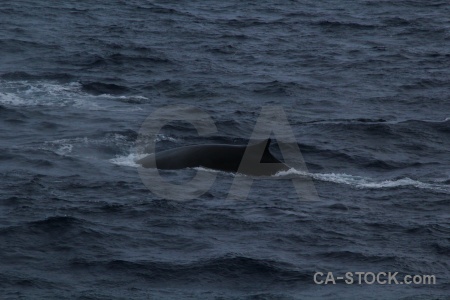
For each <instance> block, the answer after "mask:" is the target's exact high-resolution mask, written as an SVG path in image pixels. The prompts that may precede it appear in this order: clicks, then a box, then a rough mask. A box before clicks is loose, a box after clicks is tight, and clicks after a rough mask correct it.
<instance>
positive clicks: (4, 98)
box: [0, 93, 26, 106]
mask: <svg viewBox="0 0 450 300" xmlns="http://www.w3.org/2000/svg"><path fill="white" fill-rule="evenodd" d="M0 103H1V104H6V105H11V106H22V105H26V101H25V100H24V99H22V98H21V97H19V96H17V95H15V94H13V93H0Z"/></svg>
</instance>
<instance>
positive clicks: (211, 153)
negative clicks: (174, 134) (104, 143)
mask: <svg viewBox="0 0 450 300" xmlns="http://www.w3.org/2000/svg"><path fill="white" fill-rule="evenodd" d="M270 144H271V139H266V140H263V141H260V142H258V143H255V144H252V145H232V144H202V145H190V146H183V147H177V148H174V149H169V150H165V151H160V152H157V153H152V154H149V155H147V156H145V157H144V158H142V159H139V160H137V161H136V163H137V164H139V165H141V166H142V167H144V168H156V169H160V170H177V169H185V168H196V167H203V168H207V169H213V170H217V171H224V172H231V173H242V174H244V175H254V176H270V175H275V174H276V173H278V172H280V171H287V170H289V169H290V167H289V166H287V165H286V164H284V163H283V162H281V161H280V160H278V159H277V158H276V157H275V156H273V154H272V153H271V152H270V150H269V146H270ZM244 155H245V161H243V158H244ZM241 162H242V164H241Z"/></svg>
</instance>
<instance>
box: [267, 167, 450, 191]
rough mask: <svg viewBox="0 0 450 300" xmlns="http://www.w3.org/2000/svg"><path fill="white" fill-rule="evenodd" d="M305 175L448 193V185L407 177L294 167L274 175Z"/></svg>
mask: <svg viewBox="0 0 450 300" xmlns="http://www.w3.org/2000/svg"><path fill="white" fill-rule="evenodd" d="M292 175H294V176H307V177H310V178H313V179H316V180H320V181H325V182H332V183H337V184H344V185H350V186H352V187H355V188H360V189H390V188H402V187H414V188H418V189H425V190H432V191H436V192H441V193H446V194H450V186H449V185H445V184H440V183H427V182H422V181H418V180H414V179H411V178H408V177H404V178H400V179H391V180H382V181H375V180H373V179H370V178H365V177H361V176H354V175H349V174H339V173H308V172H304V171H298V170H296V169H290V170H287V171H281V172H278V173H277V174H276V175H275V176H276V177H280V176H281V177H283V176H292Z"/></svg>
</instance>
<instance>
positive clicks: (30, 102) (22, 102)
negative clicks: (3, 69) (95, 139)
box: [0, 73, 149, 111]
mask: <svg viewBox="0 0 450 300" xmlns="http://www.w3.org/2000/svg"><path fill="white" fill-rule="evenodd" d="M26 74H27V73H25V74H22V73H19V74H16V75H17V76H18V78H20V79H19V80H0V90H1V92H0V105H5V106H57V107H67V106H70V107H75V108H78V109H88V110H108V111H135V110H141V109H140V108H139V107H137V108H133V107H128V106H127V107H124V106H122V107H121V108H117V105H116V106H114V107H111V106H112V104H111V103H109V102H110V101H111V100H112V101H118V102H123V103H127V104H143V103H147V102H148V101H149V99H148V98H147V97H144V96H139V95H132V94H131V95H124V94H125V93H127V94H130V93H131V90H130V89H129V88H127V87H124V86H120V85H115V84H107V83H101V82H84V83H83V82H73V81H72V82H58V81H56V80H32V79H31V78H29V79H24V78H26V77H27V76H28V75H26ZM16 75H11V76H16ZM8 76H9V75H8ZM8 76H6V77H8Z"/></svg>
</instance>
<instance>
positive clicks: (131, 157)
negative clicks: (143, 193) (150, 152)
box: [109, 153, 147, 168]
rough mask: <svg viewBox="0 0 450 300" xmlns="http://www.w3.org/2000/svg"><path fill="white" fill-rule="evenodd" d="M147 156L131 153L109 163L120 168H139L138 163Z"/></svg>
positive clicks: (117, 157)
mask: <svg viewBox="0 0 450 300" xmlns="http://www.w3.org/2000/svg"><path fill="white" fill-rule="evenodd" d="M146 156H147V154H136V153H130V154H128V155H121V156H116V157H115V158H112V159H110V160H109V161H110V162H111V163H113V164H115V165H118V166H125V167H134V168H136V167H139V166H140V165H139V164H137V163H136V161H138V160H139V159H141V158H144V157H146Z"/></svg>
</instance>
